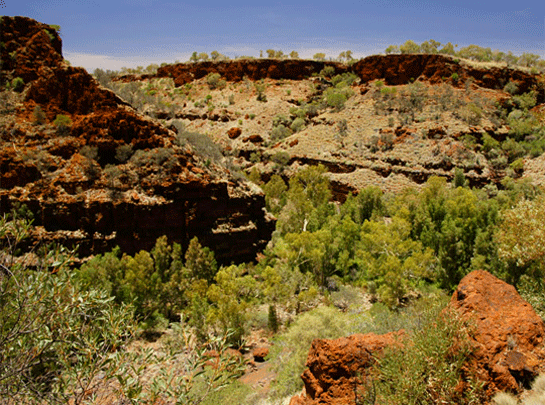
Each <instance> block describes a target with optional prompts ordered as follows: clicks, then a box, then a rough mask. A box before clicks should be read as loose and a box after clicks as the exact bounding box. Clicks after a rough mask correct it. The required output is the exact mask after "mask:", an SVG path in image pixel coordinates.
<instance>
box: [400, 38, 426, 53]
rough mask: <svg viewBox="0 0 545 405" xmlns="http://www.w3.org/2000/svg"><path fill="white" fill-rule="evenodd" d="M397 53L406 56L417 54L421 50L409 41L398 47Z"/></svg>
mask: <svg viewBox="0 0 545 405" xmlns="http://www.w3.org/2000/svg"><path fill="white" fill-rule="evenodd" d="M399 51H400V52H401V53H403V54H407V53H419V52H420V51H421V50H420V46H419V45H418V44H417V43H416V42H414V41H412V40H410V39H409V40H407V41H406V42H405V43H404V44H403V45H401V46H400V47H399Z"/></svg>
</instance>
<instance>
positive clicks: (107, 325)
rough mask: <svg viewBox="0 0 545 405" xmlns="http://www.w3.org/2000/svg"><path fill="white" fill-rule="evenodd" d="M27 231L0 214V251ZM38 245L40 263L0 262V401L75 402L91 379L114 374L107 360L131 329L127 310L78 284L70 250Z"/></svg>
mask: <svg viewBox="0 0 545 405" xmlns="http://www.w3.org/2000/svg"><path fill="white" fill-rule="evenodd" d="M29 231H30V223H29V222H28V221H26V220H23V219H21V218H14V219H13V220H8V219H7V217H6V216H3V217H0V241H1V242H0V244H1V246H0V247H1V252H0V256H1V257H2V258H6V257H13V256H11V255H14V254H16V250H14V248H15V247H16V246H17V245H18V243H20V242H21V241H22V240H24V238H25V237H26V235H28V232H29ZM7 240H9V243H5V242H6V241H7ZM4 243H5V244H4ZM40 250H41V252H42V255H43V256H42V257H41V259H40V261H39V262H38V266H39V267H38V268H32V269H30V268H27V267H25V266H23V265H20V264H16V263H15V261H13V260H11V259H10V260H2V261H1V262H0V269H1V271H0V302H2V311H1V313H0V325H1V327H0V341H1V342H2V350H1V353H2V355H1V356H0V367H1V370H2V378H0V402H3V403H4V402H5V401H7V402H6V403H67V402H69V399H70V400H73V401H74V402H76V403H77V402H79V403H81V402H82V401H83V397H84V395H85V393H86V392H88V391H89V392H92V391H93V390H94V389H95V388H96V386H97V381H99V380H102V381H106V380H108V379H110V378H114V375H115V374H116V369H117V367H118V366H120V364H119V363H117V364H116V363H114V362H112V361H111V360H112V357H113V356H116V355H119V356H121V355H122V353H123V352H124V349H125V344H126V343H127V342H128V341H129V340H130V337H131V334H132V333H133V332H134V329H135V325H134V323H133V321H132V319H133V316H132V311H131V309H130V308H129V307H127V306H117V305H115V304H114V303H113V302H112V298H111V297H109V296H108V294H107V293H106V292H105V291H103V290H100V289H96V288H92V289H90V290H84V289H82V288H81V286H80V285H79V284H78V282H77V280H76V278H75V273H74V272H73V271H72V269H70V268H69V257H70V255H71V254H72V252H68V251H66V250H64V249H62V248H59V247H52V248H51V249H49V248H44V249H40ZM19 263H23V262H19Z"/></svg>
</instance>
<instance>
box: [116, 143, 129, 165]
mask: <svg viewBox="0 0 545 405" xmlns="http://www.w3.org/2000/svg"><path fill="white" fill-rule="evenodd" d="M132 154H133V150H132V145H130V144H123V145H119V146H118V147H117V148H115V159H116V160H117V161H118V162H120V163H125V162H126V161H127V160H129V159H130V158H131V156H132Z"/></svg>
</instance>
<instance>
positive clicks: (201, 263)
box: [185, 236, 218, 283]
mask: <svg viewBox="0 0 545 405" xmlns="http://www.w3.org/2000/svg"><path fill="white" fill-rule="evenodd" d="M185 267H186V268H187V269H188V270H189V273H190V275H191V277H193V278H195V279H203V280H206V281H208V282H209V283H211V282H212V281H213V280H214V277H215V276H216V273H217V271H218V265H217V262H216V259H215V258H214V252H212V251H211V250H210V249H209V248H207V247H202V245H201V244H200V243H199V239H198V238H197V237H196V236H195V237H194V238H193V239H191V241H190V242H189V247H188V248H187V251H186V252H185Z"/></svg>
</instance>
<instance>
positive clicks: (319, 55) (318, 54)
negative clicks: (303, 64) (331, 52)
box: [312, 52, 325, 61]
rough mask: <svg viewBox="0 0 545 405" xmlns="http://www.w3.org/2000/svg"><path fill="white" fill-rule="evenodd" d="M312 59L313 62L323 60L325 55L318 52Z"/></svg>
mask: <svg viewBox="0 0 545 405" xmlns="http://www.w3.org/2000/svg"><path fill="white" fill-rule="evenodd" d="M312 59H314V60H320V61H322V60H325V53H323V52H318V53H315V54H314V56H313V57H312Z"/></svg>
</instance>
